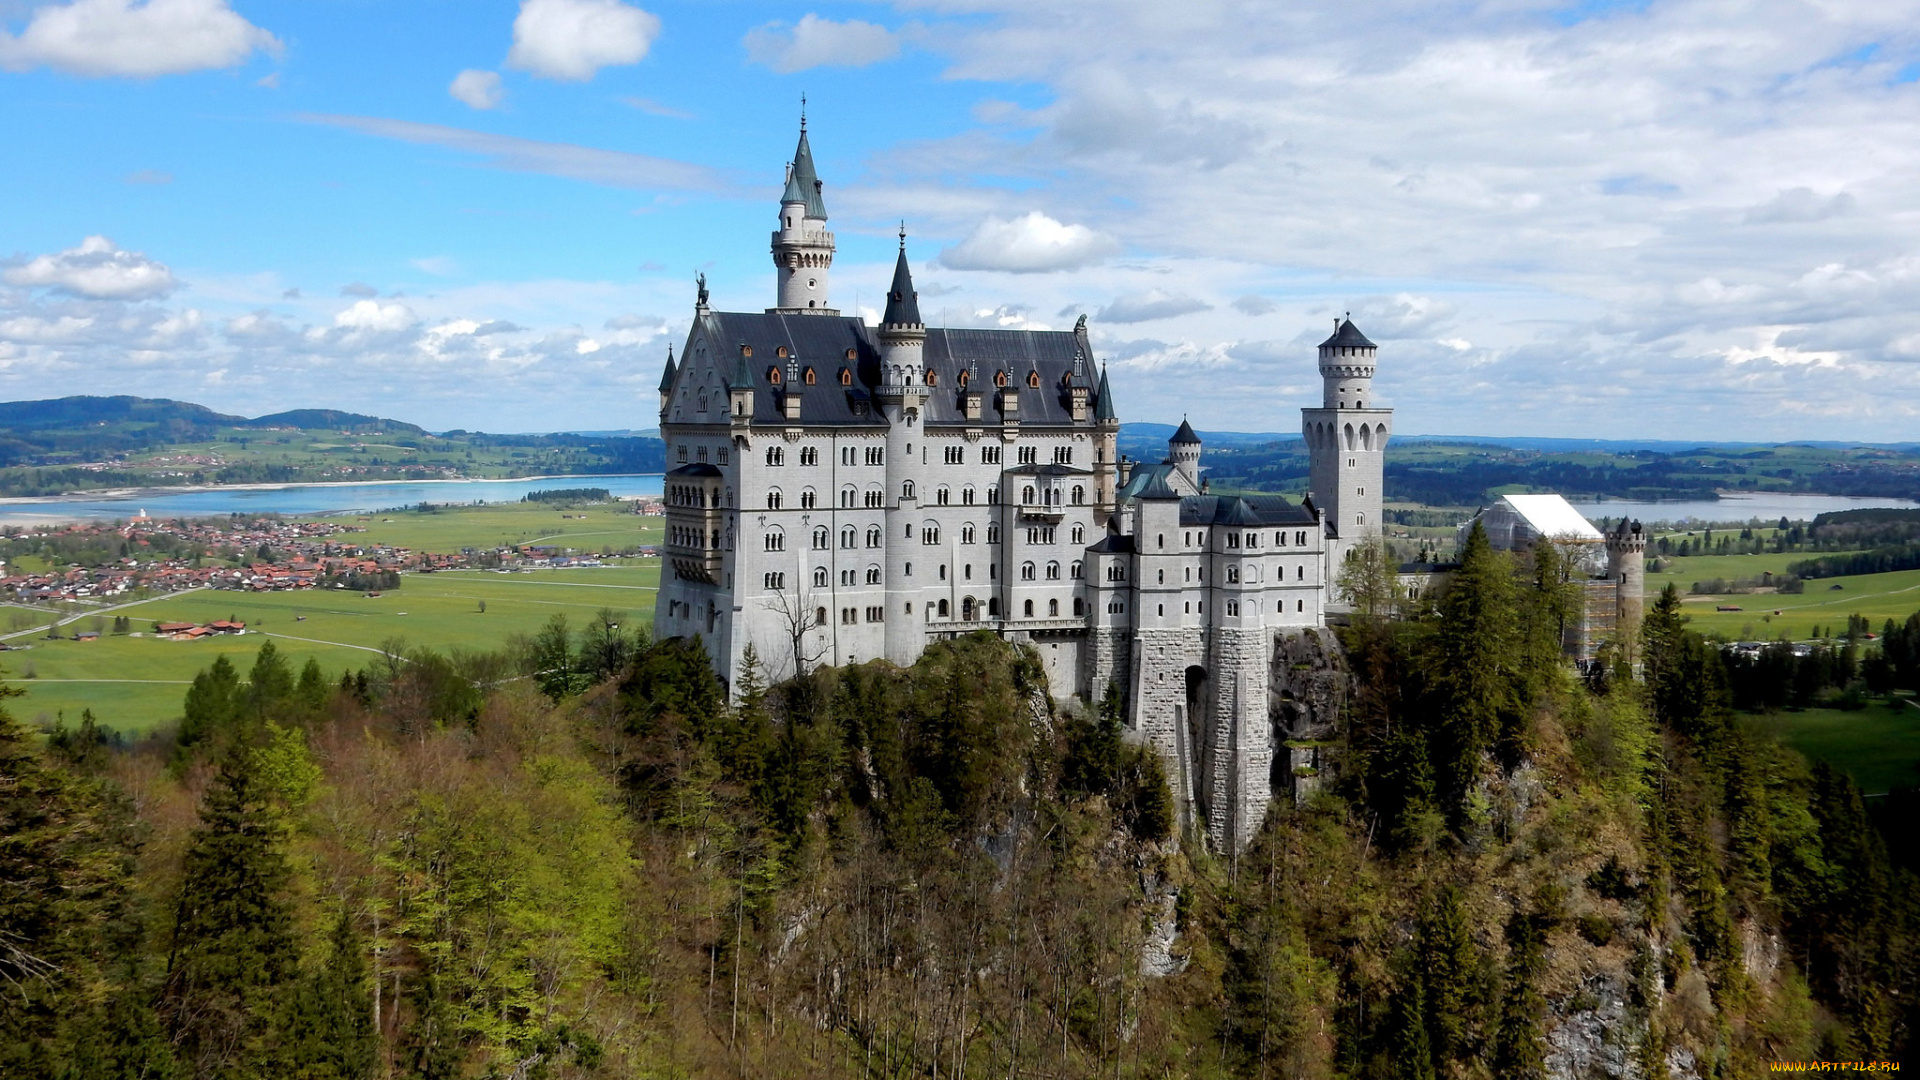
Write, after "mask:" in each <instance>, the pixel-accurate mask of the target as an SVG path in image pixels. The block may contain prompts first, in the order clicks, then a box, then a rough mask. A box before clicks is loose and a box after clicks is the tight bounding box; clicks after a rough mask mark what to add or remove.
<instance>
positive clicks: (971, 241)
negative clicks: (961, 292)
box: [938, 210, 1120, 274]
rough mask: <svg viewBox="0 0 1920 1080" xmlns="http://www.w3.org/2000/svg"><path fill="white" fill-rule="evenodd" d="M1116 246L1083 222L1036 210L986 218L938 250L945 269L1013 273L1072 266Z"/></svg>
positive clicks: (1089, 261)
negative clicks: (1065, 221) (963, 236)
mask: <svg viewBox="0 0 1920 1080" xmlns="http://www.w3.org/2000/svg"><path fill="white" fill-rule="evenodd" d="M1119 250H1120V243H1119V241H1117V240H1115V239H1114V238H1113V237H1111V236H1108V235H1106V234H1104V233H1098V232H1095V231H1094V230H1092V229H1089V228H1087V227H1086V226H1085V225H1063V224H1061V223H1060V222H1058V221H1055V220H1054V219H1052V218H1050V217H1048V216H1047V215H1045V214H1043V213H1041V212H1040V211H1038V210H1033V211H1030V212H1028V213H1026V214H1024V215H1022V216H1020V217H1017V218H1014V219H1013V220H1011V221H1008V220H1005V219H1002V218H998V217H989V218H987V219H986V220H985V221H982V222H981V223H980V225H979V226H978V227H977V228H975V229H974V230H973V235H971V236H969V237H967V238H966V239H965V240H962V241H961V242H960V243H958V244H956V245H954V246H953V247H950V248H948V249H946V250H945V251H943V252H941V253H940V258H939V260H938V261H939V263H940V265H941V266H944V267H947V268H948V269H951V270H1003V271H1007V272H1009V273H1015V274H1037V273H1047V272H1050V271H1055V270H1076V269H1079V268H1080V267H1083V266H1087V265H1090V264H1092V263H1096V262H1099V261H1100V260H1102V259H1105V258H1106V257H1107V256H1109V255H1112V254H1114V253H1116V252H1118V251H1119Z"/></svg>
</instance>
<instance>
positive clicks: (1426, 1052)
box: [1392, 970, 1435, 1080]
mask: <svg viewBox="0 0 1920 1080" xmlns="http://www.w3.org/2000/svg"><path fill="white" fill-rule="evenodd" d="M1393 1032H1394V1037H1393V1048H1392V1056H1393V1075H1394V1076H1396V1077H1400V1078H1402V1080H1434V1077H1435V1073H1434V1068H1433V1040H1432V1038H1431V1037H1430V1036H1429V1035H1428V1034H1427V986H1426V980H1425V979H1424V978H1422V977H1421V974H1420V972H1419V971H1418V970H1414V971H1412V972H1410V973H1409V974H1408V977H1407V980H1406V983H1405V985H1403V986H1402V987H1401V988H1400V994H1399V996H1398V997H1396V998H1395V999H1394V1025H1393Z"/></svg>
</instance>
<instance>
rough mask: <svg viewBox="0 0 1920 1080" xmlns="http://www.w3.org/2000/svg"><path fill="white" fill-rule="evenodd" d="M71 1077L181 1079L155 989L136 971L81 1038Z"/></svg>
mask: <svg viewBox="0 0 1920 1080" xmlns="http://www.w3.org/2000/svg"><path fill="white" fill-rule="evenodd" d="M69 1073H70V1074H71V1075H72V1076H73V1077H74V1080H173V1078H174V1077H177V1076H180V1075H181V1069H180V1066H179V1063H178V1062H177V1061H176V1060H175V1059H174V1056H173V1047H172V1046H171V1045H170V1044H169V1043H168V1042H167V1037H166V1033H165V1032H164V1031H162V1030H161V1029H160V1020H159V1018H158V1017H157V1016H156V1015H155V1014H154V1010H153V998H152V996H151V992H150V988H149V987H147V986H145V985H143V984H142V981H141V980H140V978H139V976H138V973H137V972H136V971H133V970H131V965H129V970H128V972H127V975H126V979H125V981H124V982H123V983H122V984H121V986H120V987H119V988H118V990H116V991H115V992H114V993H112V994H110V995H109V996H108V998H107V1002H106V1006H105V1008H104V1010H102V1011H101V1012H99V1013H97V1014H96V1015H95V1018H94V1019H93V1021H92V1022H91V1023H88V1024H85V1025H83V1026H82V1027H81V1028H80V1030H79V1031H78V1032H77V1033H76V1037H75V1038H74V1039H73V1051H72V1055H71V1058H70V1062H69Z"/></svg>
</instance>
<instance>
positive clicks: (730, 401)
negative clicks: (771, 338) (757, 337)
mask: <svg viewBox="0 0 1920 1080" xmlns="http://www.w3.org/2000/svg"><path fill="white" fill-rule="evenodd" d="M727 412H728V414H729V419H730V420H731V422H732V424H733V427H734V429H735V430H736V431H744V430H745V429H746V428H747V426H748V425H750V424H752V423H753V346H751V345H742V346H740V355H739V356H737V357H735V358H734V361H733V373H732V374H730V375H728V376H727Z"/></svg>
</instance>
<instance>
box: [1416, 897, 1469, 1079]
mask: <svg viewBox="0 0 1920 1080" xmlns="http://www.w3.org/2000/svg"><path fill="white" fill-rule="evenodd" d="M1477 956H1478V954H1477V953H1476V952H1475V950H1474V947H1473V929H1472V928H1471V927H1470V926H1469V925H1468V924H1467V913H1466V909H1465V907H1464V906H1463V905H1462V904H1461V903H1460V890H1459V889H1458V888H1456V887H1454V886H1452V885H1449V886H1447V887H1445V888H1443V889H1441V890H1440V896H1439V897H1438V899H1437V901H1436V902H1435V904H1434V906H1433V910H1432V911H1430V912H1429V913H1428V914H1427V918H1426V919H1425V920H1423V921H1422V923H1421V927H1420V960H1421V964H1422V966H1423V967H1424V969H1425V970H1424V972H1423V975H1424V981H1425V983H1426V992H1427V1030H1428V1033H1429V1038H1430V1039H1431V1041H1432V1046H1433V1056H1434V1058H1435V1059H1436V1060H1438V1061H1452V1060H1454V1059H1457V1058H1461V1057H1463V1056H1465V1054H1466V1051H1467V1044H1468V1040H1469V1037H1470V1034H1471V1032H1472V1030H1473V1010H1474V1006H1475V1003H1476V1002H1475V994H1474V985H1473V983H1474V974H1475V970H1476V967H1477V962H1476V961H1477Z"/></svg>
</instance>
